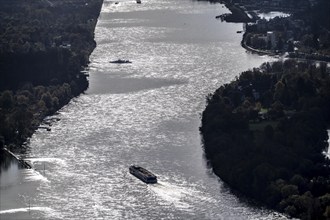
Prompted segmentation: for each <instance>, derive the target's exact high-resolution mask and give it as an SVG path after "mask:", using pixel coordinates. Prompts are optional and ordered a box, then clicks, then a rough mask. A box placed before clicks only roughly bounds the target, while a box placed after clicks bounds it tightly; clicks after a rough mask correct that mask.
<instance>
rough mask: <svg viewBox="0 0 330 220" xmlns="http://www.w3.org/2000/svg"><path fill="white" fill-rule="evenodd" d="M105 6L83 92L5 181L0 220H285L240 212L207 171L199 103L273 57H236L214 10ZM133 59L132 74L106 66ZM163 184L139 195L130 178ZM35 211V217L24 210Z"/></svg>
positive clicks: (166, 0)
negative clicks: (133, 168) (146, 175)
mask: <svg viewBox="0 0 330 220" xmlns="http://www.w3.org/2000/svg"><path fill="white" fill-rule="evenodd" d="M118 2H119V3H118V4H115V2H111V1H106V2H104V5H103V8H102V13H101V16H100V18H99V21H98V24H97V27H96V33H95V37H96V41H97V47H96V49H95V51H94V52H93V54H92V56H91V64H90V67H89V74H90V88H89V89H88V91H87V92H86V94H84V95H81V96H80V97H78V98H76V99H74V100H72V101H71V102H70V104H69V105H67V106H66V107H64V108H63V109H61V110H60V111H59V114H58V115H56V116H54V117H53V118H56V119H59V120H58V121H57V120H54V123H53V125H52V126H51V131H46V130H45V129H43V130H38V131H37V132H36V133H35V134H34V135H33V137H32V138H31V142H30V151H29V152H28V154H27V155H25V157H27V158H28V159H29V161H30V162H31V163H32V164H33V166H34V168H35V170H18V169H16V168H15V166H12V167H10V168H9V169H7V170H4V171H3V172H2V175H1V207H0V218H1V219H27V218H29V219H283V217H280V216H279V215H278V214H276V213H273V212H272V211H269V210H264V209H258V208H254V207H251V206H249V205H248V204H246V203H243V202H241V201H240V200H239V199H238V198H237V197H236V196H234V195H232V194H231V193H230V191H229V190H228V189H227V188H226V187H225V186H224V184H223V183H222V182H221V181H220V180H219V179H218V178H217V177H216V176H214V175H213V174H212V172H211V171H210V170H209V169H208V168H207V166H206V162H205V159H204V158H203V150H202V145H201V138H200V135H199V132H198V127H199V125H200V114H201V112H202V111H203V109H204V107H205V97H206V95H207V94H208V93H211V92H213V91H214V90H215V89H216V88H217V87H219V86H220V85H222V84H223V83H226V82H229V81H231V80H233V79H234V78H235V76H237V75H238V73H239V72H241V71H243V70H246V69H248V68H252V67H256V66H259V65H260V64H261V63H262V62H264V61H269V60H270V58H269V57H260V56H257V55H252V54H249V53H246V52H245V50H244V49H243V48H241V46H240V41H241V38H242V35H241V34H237V33H236V31H238V30H242V24H227V23H221V22H219V21H218V20H216V19H215V16H216V15H219V14H221V13H226V12H228V11H227V9H226V8H224V7H223V6H222V5H221V4H210V3H207V2H196V1H190V0H179V1H178V0H142V4H136V3H135V1H118ZM119 58H120V59H128V60H130V61H132V63H131V64H121V65H119V64H111V63H109V61H111V60H116V59H119ZM131 164H138V165H141V166H143V167H145V168H147V169H149V170H150V171H152V172H153V173H155V174H156V175H157V176H158V180H159V183H158V184H154V185H146V184H144V183H142V182H141V181H140V180H138V179H137V178H135V177H134V176H132V175H130V174H129V173H128V167H129V165H131ZM29 207H30V208H29Z"/></svg>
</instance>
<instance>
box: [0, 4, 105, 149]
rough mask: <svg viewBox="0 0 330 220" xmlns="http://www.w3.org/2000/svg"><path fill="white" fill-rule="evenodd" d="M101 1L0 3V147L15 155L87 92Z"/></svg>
mask: <svg viewBox="0 0 330 220" xmlns="http://www.w3.org/2000/svg"><path fill="white" fill-rule="evenodd" d="M102 2H103V1H102V0H84V1H80V0H70V1H60V0H50V1H43V0H32V1H22V0H0V4H1V7H0V72H1V80H0V125H1V126H0V147H4V146H7V147H8V148H9V149H11V150H15V149H16V151H17V150H18V149H20V150H21V149H22V148H21V145H22V144H23V143H24V142H25V141H27V139H28V137H30V136H31V135H32V134H33V132H34V131H35V129H36V128H37V127H38V126H39V124H40V123H41V121H42V120H43V119H44V118H45V117H46V116H47V115H51V114H53V113H55V112H56V111H57V110H58V109H60V108H61V107H62V106H64V105H65V104H67V103H68V102H69V101H70V100H71V98H73V97H74V96H77V95H79V94H80V93H82V92H83V91H84V90H86V89H87V87H88V80H87V76H86V74H85V73H84V72H83V70H84V68H85V67H86V66H87V64H88V62H89V55H90V54H91V52H92V51H93V49H94V48H95V46H96V43H95V41H94V28H95V25H96V22H97V18H98V16H99V13H100V10H101V6H102Z"/></svg>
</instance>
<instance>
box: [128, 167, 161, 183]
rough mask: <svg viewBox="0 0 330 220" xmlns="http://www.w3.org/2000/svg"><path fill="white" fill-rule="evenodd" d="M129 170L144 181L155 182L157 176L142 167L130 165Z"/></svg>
mask: <svg viewBox="0 0 330 220" xmlns="http://www.w3.org/2000/svg"><path fill="white" fill-rule="evenodd" d="M129 172H130V173H131V174H132V175H134V176H135V177H137V178H139V179H140V180H142V181H143V182H145V183H157V176H155V175H154V174H152V173H151V172H150V171H148V170H146V169H144V168H143V167H139V166H135V165H132V166H130V167H129Z"/></svg>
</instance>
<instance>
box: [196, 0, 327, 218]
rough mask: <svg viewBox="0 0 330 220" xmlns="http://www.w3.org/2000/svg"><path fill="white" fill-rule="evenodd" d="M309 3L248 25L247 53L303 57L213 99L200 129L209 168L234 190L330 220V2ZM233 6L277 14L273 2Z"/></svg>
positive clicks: (260, 71) (258, 72)
mask: <svg viewBox="0 0 330 220" xmlns="http://www.w3.org/2000/svg"><path fill="white" fill-rule="evenodd" d="M225 2H227V1H225ZM235 2H237V3H235ZM238 2H239V3H238ZM298 2H299V4H300V3H301V4H300V5H298V6H297V8H295V9H294V10H293V8H292V4H298ZM309 3H310V2H309V1H304V0H301V1H296V2H295V1H276V4H283V5H275V6H274V7H273V8H281V7H282V8H283V6H284V5H285V4H288V5H287V6H288V7H287V8H288V10H286V12H288V11H289V12H291V13H292V15H291V16H290V17H288V18H278V17H277V18H274V19H270V20H269V21H267V20H265V19H258V20H257V22H256V23H253V24H246V31H245V33H244V35H243V39H242V43H241V45H242V46H243V47H244V48H245V49H247V50H249V51H252V52H256V53H259V54H268V55H277V54H283V53H286V52H288V53H289V57H292V58H296V59H285V60H284V61H283V60H282V61H277V62H273V63H264V64H262V65H261V66H260V67H259V68H254V69H252V70H248V71H245V72H243V73H241V74H240V75H239V76H238V77H236V79H235V80H234V81H232V82H231V83H228V84H225V85H223V86H221V87H220V88H219V89H217V90H216V91H215V92H214V93H213V94H209V95H208V96H207V105H206V108H205V110H204V111H203V114H202V125H201V127H200V132H201V135H202V141H203V147H204V153H205V157H206V158H207V160H208V161H209V164H210V166H211V167H212V169H213V171H214V173H215V174H216V175H217V176H219V177H220V178H221V179H222V180H223V181H224V182H226V183H227V184H228V185H229V186H230V187H231V188H232V189H234V190H237V192H239V193H242V194H244V195H246V196H248V197H249V198H252V199H254V200H255V201H258V202H261V204H263V205H266V206H267V207H268V208H271V209H274V210H277V211H279V212H282V213H285V214H287V215H288V216H290V217H296V218H300V219H330V160H329V158H327V157H326V156H325V155H324V151H325V150H327V148H328V142H327V140H328V138H329V137H328V134H327V128H328V127H329V126H330V68H329V63H327V62H328V61H329V57H330V56H329V55H330V34H329V31H328V29H329V26H330V15H329V13H328V11H329V9H330V4H329V2H328V1H326V0H317V1H313V3H314V5H309ZM230 4H233V5H236V6H237V7H238V6H239V7H241V8H247V9H249V10H250V9H256V8H255V6H256V4H264V5H261V6H260V7H259V8H258V10H264V9H265V10H271V8H272V7H270V5H269V4H273V3H272V2H270V1H255V0H247V1H244V3H242V2H241V1H235V0H233V1H230ZM274 4H275V1H274ZM290 9H291V10H290ZM238 17H239V16H236V18H238ZM225 18H226V16H224V17H223V20H225ZM320 18H322V19H320ZM234 22H235V21H234ZM237 22H239V19H237ZM315 61H317V62H315Z"/></svg>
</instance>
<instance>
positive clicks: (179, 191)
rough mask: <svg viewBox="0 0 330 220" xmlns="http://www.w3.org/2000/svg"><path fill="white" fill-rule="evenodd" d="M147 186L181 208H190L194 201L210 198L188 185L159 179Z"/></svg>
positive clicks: (203, 200)
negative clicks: (179, 184)
mask: <svg viewBox="0 0 330 220" xmlns="http://www.w3.org/2000/svg"><path fill="white" fill-rule="evenodd" d="M148 187H149V189H150V190H152V191H153V192H154V193H156V194H157V195H158V196H159V197H160V198H162V199H163V200H164V201H166V202H168V203H170V204H171V205H174V206H175V207H177V208H179V209H183V210H188V209H191V207H192V206H194V205H195V203H196V202H205V201H207V200H210V198H207V197H206V196H204V195H203V194H202V192H199V191H196V190H194V188H193V187H190V186H178V185H174V184H171V183H168V182H162V181H161V182H160V181H159V182H158V183H156V184H152V185H151V184H149V185H148Z"/></svg>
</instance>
